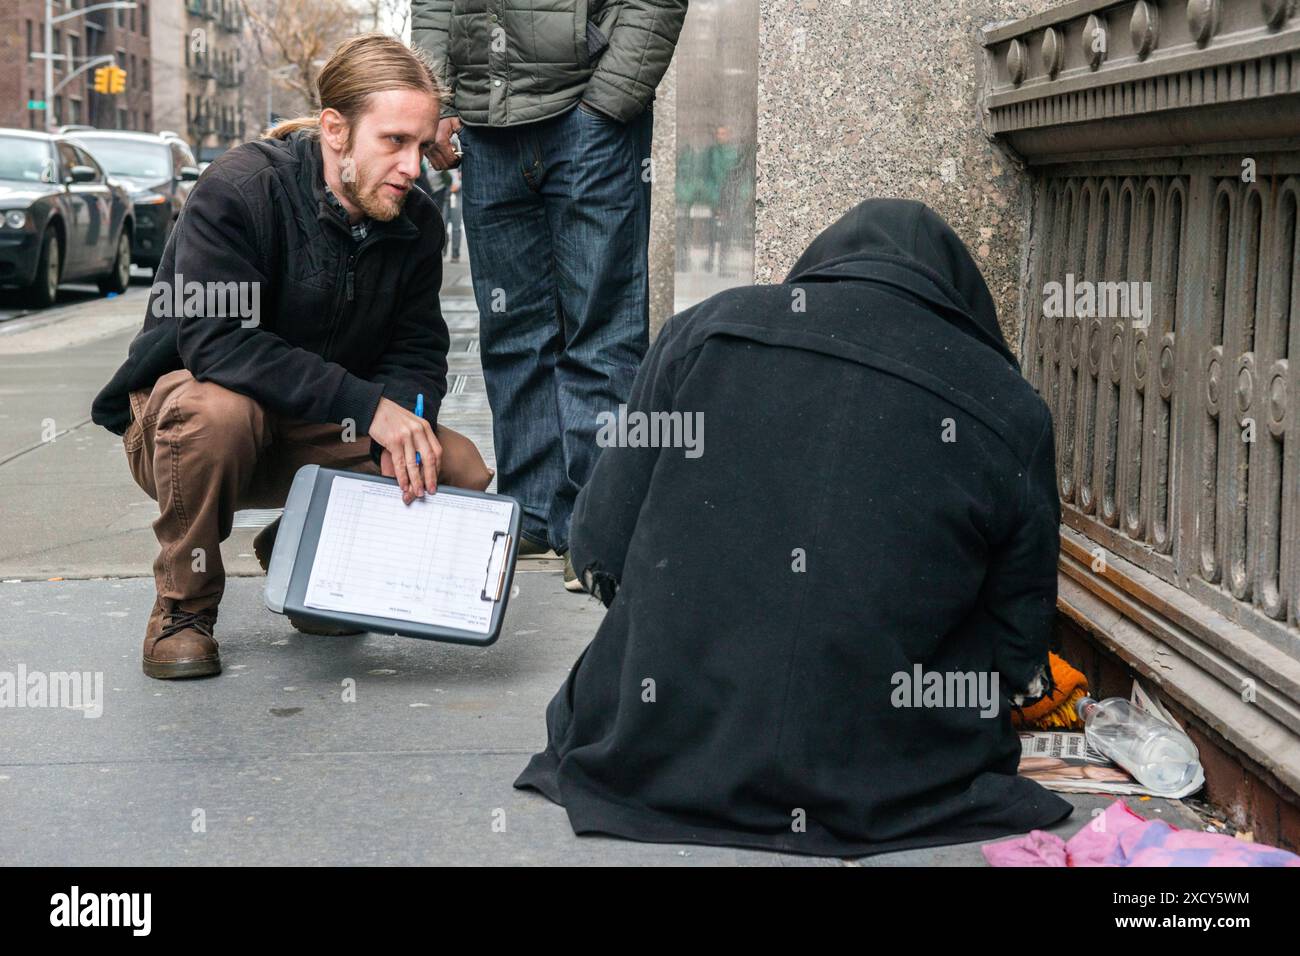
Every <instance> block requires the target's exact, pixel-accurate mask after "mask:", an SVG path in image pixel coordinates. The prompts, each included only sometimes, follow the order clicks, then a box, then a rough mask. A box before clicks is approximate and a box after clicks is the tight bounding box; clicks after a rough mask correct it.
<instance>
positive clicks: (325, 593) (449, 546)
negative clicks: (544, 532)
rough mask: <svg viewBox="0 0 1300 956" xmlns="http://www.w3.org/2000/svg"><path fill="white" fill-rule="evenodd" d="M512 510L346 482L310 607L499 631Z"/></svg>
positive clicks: (331, 510)
mask: <svg viewBox="0 0 1300 956" xmlns="http://www.w3.org/2000/svg"><path fill="white" fill-rule="evenodd" d="M511 513H512V505H511V503H510V502H509V501H493V500H490V499H486V498H471V497H465V496H462V495H442V494H432V495H426V496H425V497H423V498H417V499H415V500H414V501H413V502H411V503H410V504H409V505H405V504H403V503H402V492H401V489H399V488H398V487H397V486H395V485H390V484H387V483H380V482H373V481H361V480H358V479H356V478H344V477H337V478H335V479H334V482H333V484H332V486H331V487H330V497H329V502H328V503H327V505H326V508H325V518H324V521H323V523H322V524H321V530H320V536H319V539H318V542H317V545H316V555H315V560H314V561H313V562H312V568H311V576H310V578H309V579H308V582H307V590H306V594H305V596H304V602H303V603H304V604H305V606H306V607H309V608H317V609H320V610H323V611H338V612H342V613H346V614H361V615H371V616H374V617H385V618H394V619H397V620H406V621H415V622H418V623H421V624H429V625H432V626H434V627H450V628H460V629H462V630H466V631H474V632H476V633H479V634H486V633H488V631H489V629H490V628H491V621H492V611H493V608H494V607H495V604H496V602H497V601H498V600H500V598H501V594H500V589H501V582H502V581H503V580H504V577H505V570H506V569H505V563H506V559H507V558H508V556H509V550H510V549H509V541H510V538H509V533H510V518H511Z"/></svg>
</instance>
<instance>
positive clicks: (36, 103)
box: [27, 100, 45, 110]
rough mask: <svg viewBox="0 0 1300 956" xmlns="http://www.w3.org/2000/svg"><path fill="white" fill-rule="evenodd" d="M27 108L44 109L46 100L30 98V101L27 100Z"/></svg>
mask: <svg viewBox="0 0 1300 956" xmlns="http://www.w3.org/2000/svg"><path fill="white" fill-rule="evenodd" d="M27 108H28V109H29V110H43V109H45V101H44V100H28V101H27Z"/></svg>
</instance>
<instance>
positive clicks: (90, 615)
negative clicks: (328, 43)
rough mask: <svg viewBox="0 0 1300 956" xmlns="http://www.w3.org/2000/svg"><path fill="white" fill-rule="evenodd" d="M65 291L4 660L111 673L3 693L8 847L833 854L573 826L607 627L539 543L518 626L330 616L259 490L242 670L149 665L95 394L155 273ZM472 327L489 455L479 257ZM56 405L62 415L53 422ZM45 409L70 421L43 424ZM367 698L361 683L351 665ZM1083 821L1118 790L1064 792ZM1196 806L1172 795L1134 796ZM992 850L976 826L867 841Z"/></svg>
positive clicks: (26, 405) (12, 354) (8, 853)
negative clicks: (549, 741) (21, 704)
mask: <svg viewBox="0 0 1300 956" xmlns="http://www.w3.org/2000/svg"><path fill="white" fill-rule="evenodd" d="M147 291H148V290H147V288H146V287H145V285H144V284H141V283H137V284H136V285H134V286H133V287H132V288H131V290H130V291H129V292H128V293H127V294H126V295H124V296H120V297H117V298H115V299H100V298H89V297H87V298H79V297H75V296H71V295H70V296H67V297H66V304H64V303H63V302H61V303H60V306H59V307H58V308H56V309H51V310H49V311H48V312H46V313H38V314H32V315H27V316H24V317H21V318H17V319H13V320H11V321H8V322H3V323H0V382H3V386H2V391H0V395H3V404H2V405H0V511H2V512H3V514H4V516H5V519H4V534H3V535H2V536H0V579H2V580H3V583H0V655H2V659H0V670H6V671H11V672H14V671H17V670H18V668H19V667H23V668H25V669H26V670H27V671H28V672H33V671H45V672H48V671H81V672H102V675H103V699H102V702H101V704H102V715H101V716H98V717H94V718H88V717H86V716H83V715H82V714H81V713H78V712H76V711H70V710H60V709H54V708H42V709H26V708H20V709H8V710H6V711H5V712H4V714H3V718H2V719H3V721H4V733H3V735H0V740H2V741H3V743H0V804H3V806H4V807H5V811H6V812H5V813H4V814H3V815H2V816H0V864H50V863H62V864H70V865H96V864H147V865H151V864H176V863H224V864H230V865H255V864H271V863H283V864H370V863H385V864H422V863H488V864H491V863H552V864H557V863H558V864H668V865H676V864H686V865H689V864H747V865H810V864H812V865H815V864H823V865H838V864H840V862H841V861H838V860H819V859H816V858H809V857H799V856H780V855H775V854H768V853H757V852H750V851H741V850H731V849H725V848H713V847H700V846H670V845H653V844H638V843H630V842H625V841H620V840H614V839H605V838H593V837H584V838H581V839H579V838H575V837H574V836H573V834H572V831H571V830H570V828H569V825H568V821H567V818H566V816H565V814H564V811H563V810H561V809H560V808H559V807H556V806H554V805H552V804H551V803H549V802H548V801H547V800H545V799H544V798H542V797H540V796H538V795H537V794H535V793H531V792H520V791H516V790H514V789H513V788H512V787H511V783H512V782H513V780H514V778H515V776H516V775H517V774H518V772H519V771H520V770H521V769H522V767H523V766H524V764H525V763H526V762H527V760H528V757H529V755H530V754H532V753H533V752H534V751H535V750H537V749H539V748H540V747H542V746H543V744H544V741H545V724H544V712H545V708H546V704H547V702H548V701H549V700H550V698H551V696H552V695H553V694H554V693H555V691H556V689H557V688H558V687H559V686H560V684H561V682H562V681H563V679H564V677H565V675H566V673H567V672H568V669H569V668H570V666H571V665H572V663H573V661H574V660H575V659H576V658H577V657H578V655H579V653H580V652H581V651H582V648H583V647H584V646H585V644H586V642H587V641H589V640H590V638H591V637H592V635H593V634H594V633H595V631H596V628H597V627H598V625H599V623H600V620H601V617H602V615H603V613H604V611H603V609H602V608H601V606H600V604H599V602H597V601H596V600H595V599H594V598H591V597H588V596H585V595H574V594H570V593H567V592H565V591H564V590H563V588H562V587H561V572H560V563H559V561H557V560H556V559H554V558H553V557H552V558H550V559H525V560H522V561H521V562H520V571H521V572H522V573H520V574H519V575H518V576H517V577H516V584H517V593H516V594H515V595H514V597H513V600H512V601H511V604H510V607H509V611H508V616H507V618H506V622H505V626H504V630H503V633H502V636H501V639H500V640H499V642H498V643H497V644H496V645H494V646H493V647H490V648H486V649H474V648H467V647H459V646H454V645H447V644H435V643H426V642H422V641H417V640H411V639H404V638H397V637H378V636H363V637H342V638H323V637H310V636H305V635H302V634H299V633H298V632H296V631H294V630H293V629H292V628H291V627H290V626H289V625H288V623H287V622H286V621H285V620H284V619H283V618H281V617H278V616H276V615H274V614H272V613H271V612H269V611H267V610H266V609H265V608H264V607H263V605H262V602H261V584H262V581H261V576H260V571H259V570H258V568H257V565H256V563H255V561H254V560H253V557H252V553H251V550H252V549H251V539H252V535H253V534H254V533H255V530H256V529H257V528H258V527H260V526H261V525H262V524H264V523H265V522H267V521H268V520H270V518H271V517H272V514H271V513H267V512H260V513H253V512H244V513H241V514H240V515H239V517H238V520H237V522H236V524H237V527H236V530H235V532H234V535H233V536H232V538H231V539H230V541H228V542H227V545H226V550H225V560H226V563H227V567H228V568H229V569H230V570H231V571H232V572H233V574H234V575H237V576H236V577H234V578H233V579H232V580H231V582H230V584H229V587H228V592H227V597H226V600H225V601H224V602H223V604H222V607H221V618H220V620H219V621H218V625H217V636H218V638H219V639H220V641H221V644H222V657H223V660H224V662H225V672H224V673H223V674H222V675H221V676H220V677H217V678H214V679H208V680H201V681H188V682H182V681H176V682H172V681H155V680H150V679H149V678H147V677H145V676H144V675H143V674H142V673H141V671H140V640H141V637H142V632H143V628H144V622H145V617H146V615H147V613H148V610H149V607H150V604H151V603H152V599H153V583H152V579H151V577H150V576H149V567H150V563H151V561H152V560H153V557H154V549H155V545H154V539H153V535H152V532H151V530H150V522H151V520H152V519H153V517H154V516H155V514H156V510H155V509H156V506H155V505H154V503H153V502H152V501H151V500H150V499H149V498H147V497H146V496H145V495H144V494H143V493H142V492H141V491H139V489H137V488H136V486H135V485H134V483H133V482H132V480H131V478H130V475H129V473H128V471H127V467H126V463H125V461H124V459H123V454H122V449H121V441H120V439H118V438H117V437H115V436H113V435H110V434H108V433H107V432H105V431H103V430H102V429H100V428H98V427H96V426H94V425H92V424H90V423H89V403H90V400H91V398H92V397H93V395H94V394H95V392H96V391H97V389H98V388H99V387H100V385H101V384H102V383H103V382H104V381H105V380H106V379H107V378H108V376H109V375H110V373H111V371H112V369H113V368H114V367H115V366H116V365H117V363H118V362H119V360H120V359H121V357H122V355H123V354H124V352H125V349H126V346H127V343H128V342H129V340H130V338H131V336H132V334H133V333H134V331H135V329H136V327H137V326H138V324H139V322H140V320H141V317H142V312H143V308H144V303H145V300H146V295H147ZM444 306H445V307H444V311H445V312H446V315H447V319H448V323H449V325H450V326H451V329H452V354H451V370H450V376H449V381H450V394H449V395H448V397H447V400H446V402H445V404H444V406H443V409H444V411H443V415H442V418H443V420H444V421H446V422H447V423H448V424H450V425H452V426H453V427H456V428H457V429H460V430H462V431H464V432H465V433H467V434H469V435H470V436H471V437H472V438H473V439H474V440H475V441H476V442H478V443H479V445H480V447H481V448H483V449H484V450H485V452H486V453H487V456H488V457H489V459H491V428H490V415H489V412H488V409H487V403H486V399H485V396H484V392H483V387H482V374H481V371H480V368H479V361H478V354H477V328H478V317H477V314H476V312H475V310H474V306H473V299H472V296H471V294H470V289H469V285H468V274H467V269H466V268H465V267H463V266H459V267H457V266H453V267H450V269H449V276H448V279H447V283H446V286H445V289H444ZM51 425H52V428H53V430H52V432H51V431H50V428H51ZM47 434H52V435H53V440H45V436H46V435H47ZM349 681H352V682H355V702H345V700H344V696H345V695H344V690H345V687H346V685H347V682H349ZM1069 799H1070V800H1071V802H1072V803H1073V804H1074V805H1075V807H1076V808H1077V809H1076V812H1075V813H1074V814H1073V815H1072V816H1071V817H1070V818H1069V819H1067V820H1066V821H1064V822H1063V823H1062V824H1061V825H1059V826H1058V827H1057V828H1056V831H1057V832H1060V833H1061V834H1062V835H1068V834H1072V833H1073V832H1075V831H1077V830H1078V829H1079V828H1080V827H1082V826H1084V825H1085V824H1086V823H1087V822H1088V820H1089V819H1091V815H1090V811H1091V810H1093V809H1094V808H1098V807H1102V806H1105V805H1106V804H1107V803H1108V802H1109V799H1107V798H1104V797H1101V796H1072V797H1069ZM1128 802H1129V803H1130V805H1131V806H1132V807H1133V808H1134V809H1135V810H1137V811H1138V812H1139V813H1141V814H1143V815H1144V816H1147V817H1161V818H1164V819H1167V820H1169V821H1170V822H1172V823H1175V824H1181V825H1190V826H1196V825H1197V824H1196V819H1195V817H1194V816H1192V815H1191V813H1190V811H1188V810H1187V809H1186V808H1184V807H1182V806H1181V805H1180V804H1178V803H1177V802H1170V801H1164V800H1149V801H1139V800H1130V801H1128ZM858 862H860V863H861V864H863V865H870V866H895V865H912V864H929V865H935V864H939V865H982V864H983V858H982V856H981V854H980V851H979V847H978V845H976V844H967V845H962V846H954V847H946V848H941V849H934V850H918V851H907V852H902V853H893V854H887V855H883V856H876V857H868V858H866V859H864V860H862V861H858Z"/></svg>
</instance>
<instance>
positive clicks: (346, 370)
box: [91, 132, 450, 456]
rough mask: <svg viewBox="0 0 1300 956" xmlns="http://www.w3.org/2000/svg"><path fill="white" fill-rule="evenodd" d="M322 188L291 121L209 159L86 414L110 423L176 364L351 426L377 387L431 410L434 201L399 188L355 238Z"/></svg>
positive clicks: (122, 419)
mask: <svg viewBox="0 0 1300 956" xmlns="http://www.w3.org/2000/svg"><path fill="white" fill-rule="evenodd" d="M324 189H325V185H324V177H323V173H322V163H321V154H320V145H319V143H318V142H316V140H315V139H313V138H312V137H311V136H309V135H307V134H306V133H304V132H297V133H294V134H292V135H291V136H290V137H289V138H287V139H285V140H258V141H256V142H250V143H245V144H243V145H241V146H237V147H235V148H234V149H232V150H230V151H228V152H226V153H225V154H223V155H222V156H221V157H220V158H218V159H217V160H216V161H215V162H214V163H213V164H212V165H211V166H210V167H208V169H207V170H206V171H205V172H204V174H203V176H202V178H201V179H200V180H199V182H198V183H197V184H196V185H195V187H194V191H193V192H192V193H191V195H190V197H189V200H188V202H187V203H186V205H185V210H184V212H183V213H182V214H181V217H180V220H179V221H178V222H177V224H176V228H175V229H174V230H173V231H172V235H171V237H170V238H169V239H168V242H167V248H166V249H165V251H164V253H163V259H162V263H161V265H160V266H159V267H158V271H157V274H156V277H155V282H154V288H153V290H152V292H151V294H150V296H149V307H148V310H147V312H146V315H145V320H144V327H143V328H142V329H141V330H140V332H139V334H138V335H136V337H135V339H134V340H132V342H131V346H130V351H129V355H128V357H127V360H126V362H125V363H123V365H122V366H121V368H119V369H118V371H117V373H116V374H115V375H114V376H113V378H112V379H111V380H110V381H109V383H108V384H107V385H106V386H105V387H104V389H103V390H102V391H101V392H100V393H99V395H98V396H96V398H95V400H94V403H93V405H92V407H91V415H92V418H93V420H94V421H95V422H96V424H99V425H102V426H104V427H105V428H107V429H108V430H109V431H112V432H115V433H117V434H122V433H123V432H125V431H126V428H127V426H128V425H129V424H130V405H129V402H128V399H127V395H128V393H129V392H131V391H134V390H136V389H141V388H151V387H152V386H153V383H154V382H155V381H157V379H158V378H159V376H161V375H164V374H166V373H167V372H171V371H175V370H177V369H180V368H186V369H188V370H189V371H190V373H191V374H192V375H193V376H194V377H195V378H196V379H198V380H199V381H210V382H216V383H217V384H219V385H223V386H225V387H226V388H228V389H230V390H232V391H235V392H239V393H241V394H243V395H247V396H249V397H250V398H253V399H256V400H257V401H258V402H259V403H260V404H261V405H262V406H263V407H264V408H266V409H267V410H268V411H271V412H273V413H275V414H279V415H283V416H285V417H288V418H292V419H297V420H300V421H305V422H312V423H324V422H337V423H340V424H342V423H344V422H346V421H347V420H351V421H353V422H355V424H356V431H357V434H358V435H364V434H366V433H367V432H368V431H369V428H370V422H371V419H372V418H373V417H374V414H375V408H376V407H377V406H378V404H379V399H380V397H381V396H382V397H385V398H388V399H390V400H392V401H394V402H397V403H398V404H400V405H403V406H405V407H406V408H408V409H413V408H414V407H415V399H416V396H417V395H418V394H420V393H423V394H424V416H425V418H427V419H428V420H429V423H430V424H431V425H436V424H437V420H438V409H439V406H440V404H441V400H442V396H443V395H445V394H446V391H447V349H448V346H449V344H450V340H449V337H448V333H447V323H446V322H445V321H444V319H443V317H442V311H441V309H440V307H439V303H438V292H439V290H440V288H441V286H442V247H443V244H444V242H445V241H446V240H445V234H444V229H443V222H442V216H441V214H440V213H439V211H438V209H437V207H436V206H435V204H434V203H433V201H432V200H431V199H430V198H429V197H428V196H426V195H425V194H424V193H423V192H421V191H420V190H412V191H411V192H410V194H409V195H408V196H407V200H406V205H405V208H404V210H403V212H402V214H401V215H399V216H398V217H396V218H395V219H393V220H391V221H389V222H374V223H372V225H371V228H370V231H369V234H368V235H367V236H366V238H365V239H364V240H363V241H362V242H360V243H356V242H354V241H353V239H352V235H351V231H350V229H349V227H348V225H347V222H346V220H344V219H343V218H342V217H340V216H339V215H338V214H337V213H336V212H335V211H333V210H332V209H331V208H330V207H329V205H328V204H327V203H326V201H325V192H324ZM194 283H198V285H197V286H196V285H194ZM227 283H256V285H255V286H242V287H236V286H228V285H226V284H227ZM237 288H238V289H240V290H241V291H242V293H243V299H242V301H243V303H244V304H248V303H250V302H252V301H254V296H253V290H256V299H255V301H256V302H257V304H258V309H257V310H256V314H255V315H252V316H249V315H248V314H246V313H245V314H240V313H239V311H238V310H236V309H235V308H233V307H231V305H232V303H233V302H235V301H236V299H235V298H234V290H236V289H237ZM177 290H179V295H178V294H177ZM196 291H199V292H202V294H201V295H194V294H193V293H194V292H196ZM210 292H212V293H213V294H212V295H211V296H210V295H209V293H210ZM178 303H179V304H180V305H181V306H182V308H181V309H179V310H177V309H176V305H177V304H178ZM178 311H179V312H180V313H181V314H180V315H176V314H175V313H177V312H178ZM375 454H376V456H377V455H378V449H377V448H376V450H375Z"/></svg>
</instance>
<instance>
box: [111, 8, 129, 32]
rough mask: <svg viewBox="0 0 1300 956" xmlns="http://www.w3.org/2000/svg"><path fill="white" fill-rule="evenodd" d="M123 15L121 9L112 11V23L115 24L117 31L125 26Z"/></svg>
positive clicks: (123, 12)
mask: <svg viewBox="0 0 1300 956" xmlns="http://www.w3.org/2000/svg"><path fill="white" fill-rule="evenodd" d="M125 13H126V11H125V10H123V9H122V8H121V7H118V8H117V9H116V10H114V11H113V22H114V23H116V24H117V28H118V29H119V30H120V29H122V28H123V27H124V26H126V16H125Z"/></svg>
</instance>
